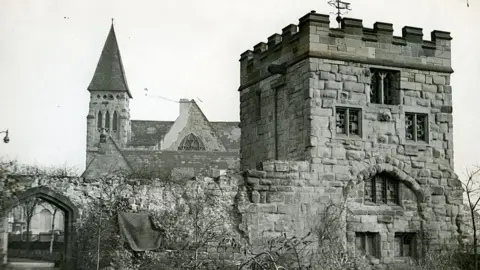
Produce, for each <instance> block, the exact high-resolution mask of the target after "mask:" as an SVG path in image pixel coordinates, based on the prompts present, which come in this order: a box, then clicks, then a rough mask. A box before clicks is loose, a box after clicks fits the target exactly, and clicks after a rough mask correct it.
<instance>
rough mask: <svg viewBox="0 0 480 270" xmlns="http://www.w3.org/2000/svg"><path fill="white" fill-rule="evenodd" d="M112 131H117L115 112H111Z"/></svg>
mask: <svg viewBox="0 0 480 270" xmlns="http://www.w3.org/2000/svg"><path fill="white" fill-rule="evenodd" d="M112 130H113V131H114V132H116V131H117V130H118V115H117V111H114V112H113V119H112Z"/></svg>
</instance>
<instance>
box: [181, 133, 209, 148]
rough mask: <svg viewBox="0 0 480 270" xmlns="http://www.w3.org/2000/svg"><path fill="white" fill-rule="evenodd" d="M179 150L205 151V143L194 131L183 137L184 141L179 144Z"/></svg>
mask: <svg viewBox="0 0 480 270" xmlns="http://www.w3.org/2000/svg"><path fill="white" fill-rule="evenodd" d="M178 150H185V151H205V145H204V144H203V142H202V141H201V140H200V139H199V138H198V137H197V136H195V135H193V133H190V134H188V135H187V136H186V137H185V138H183V140H182V142H181V143H180V145H179V146H178Z"/></svg>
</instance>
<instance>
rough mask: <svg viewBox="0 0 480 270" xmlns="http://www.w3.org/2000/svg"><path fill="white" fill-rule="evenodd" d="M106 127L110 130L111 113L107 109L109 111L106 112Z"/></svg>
mask: <svg viewBox="0 0 480 270" xmlns="http://www.w3.org/2000/svg"><path fill="white" fill-rule="evenodd" d="M105 129H106V130H107V131H109V130H110V113H109V112H108V111H107V113H106V114H105Z"/></svg>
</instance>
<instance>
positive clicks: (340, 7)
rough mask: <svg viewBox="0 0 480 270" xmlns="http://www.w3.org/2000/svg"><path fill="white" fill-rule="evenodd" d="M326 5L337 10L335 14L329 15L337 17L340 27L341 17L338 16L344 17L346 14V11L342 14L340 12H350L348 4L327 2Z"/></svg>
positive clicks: (335, 1) (336, 1) (334, 1)
mask: <svg viewBox="0 0 480 270" xmlns="http://www.w3.org/2000/svg"><path fill="white" fill-rule="evenodd" d="M328 4H329V5H330V6H332V7H334V8H336V9H337V13H331V14H334V15H337V22H338V25H340V22H341V21H342V16H340V15H344V14H347V13H348V11H346V12H344V13H342V10H352V9H351V8H350V3H348V2H344V1H340V0H330V1H328Z"/></svg>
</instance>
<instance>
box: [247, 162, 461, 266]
mask: <svg viewBox="0 0 480 270" xmlns="http://www.w3.org/2000/svg"><path fill="white" fill-rule="evenodd" d="M363 162H365V163H363V167H360V166H359V163H355V162H351V164H352V165H353V166H348V165H347V166H346V169H347V171H346V172H345V173H340V172H339V173H335V171H336V170H337V169H341V167H338V166H335V165H327V166H324V168H326V169H327V170H328V172H326V171H324V170H322V171H319V170H318V166H317V165H316V164H311V163H309V162H285V161H273V162H264V163H263V171H257V170H249V171H248V172H247V174H246V175H247V176H246V178H245V182H246V185H245V195H244V196H245V202H244V203H243V204H240V205H239V209H240V211H241V213H242V222H241V225H240V229H242V230H244V235H245V237H246V238H247V239H249V240H250V241H251V243H252V244H254V245H257V246H259V245H262V244H264V243H265V241H266V240H268V239H271V238H272V237H277V236H280V235H283V234H284V233H286V234H287V235H294V236H297V237H302V236H305V235H307V234H308V233H309V232H313V235H314V234H315V230H316V229H315V228H316V226H318V225H319V224H321V223H322V222H324V221H325V220H324V218H325V217H324V213H325V209H326V207H328V206H329V205H335V206H337V207H342V206H344V207H345V212H344V213H343V214H342V215H344V216H342V219H344V220H345V222H344V223H343V225H342V226H341V227H339V228H338V232H339V234H340V235H343V237H344V241H345V243H346V245H347V248H348V249H349V251H350V252H352V253H355V252H359V251H358V247H356V244H355V243H356V235H357V234H358V233H374V234H376V238H375V244H376V245H377V251H376V252H377V255H376V256H372V257H371V262H372V263H373V264H381V265H387V264H392V263H405V262H406V261H407V260H408V258H406V257H407V256H405V257H400V256H398V255H397V254H396V252H397V251H396V248H397V246H396V244H395V240H397V238H395V237H396V236H398V235H399V234H400V233H401V234H405V233H411V234H414V235H415V243H414V245H413V248H414V249H415V252H416V256H421V255H422V254H424V252H425V251H427V250H432V249H435V248H437V247H439V246H440V245H442V244H452V243H453V244H455V243H458V240H460V238H461V237H462V235H463V234H464V233H465V232H463V231H462V230H463V228H464V227H463V225H462V224H463V209H462V192H463V190H462V188H461V186H460V182H459V180H458V179H457V178H456V177H455V176H446V177H442V178H441V179H442V180H438V179H434V178H430V179H429V178H427V177H424V178H420V179H422V180H421V181H418V180H416V176H417V173H418V171H415V170H412V169H411V167H410V166H409V165H408V164H407V163H406V162H404V161H402V160H400V159H398V158H395V157H393V156H391V155H377V156H376V157H371V158H369V159H368V160H363ZM340 166H341V165H340ZM349 171H352V172H357V173H354V174H353V175H356V176H355V177H353V176H352V174H351V173H349ZM381 173H383V174H386V175H388V176H390V177H391V178H392V179H394V180H395V181H396V182H397V183H398V189H399V190H398V194H399V202H398V204H383V203H380V202H378V203H373V202H367V201H365V183H366V181H369V180H370V179H372V178H373V177H374V176H375V175H378V174H381ZM446 173H447V174H448V172H447V171H446ZM417 179H418V178H417ZM437 181H445V185H443V186H440V185H438V184H436V182H437ZM357 241H358V240H357ZM412 257H413V256H412Z"/></svg>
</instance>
